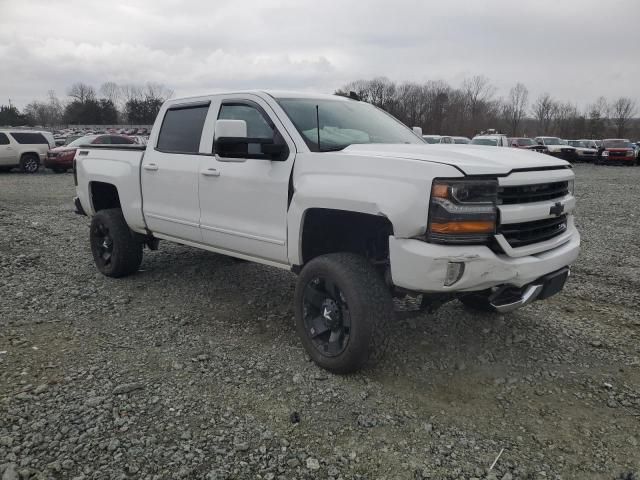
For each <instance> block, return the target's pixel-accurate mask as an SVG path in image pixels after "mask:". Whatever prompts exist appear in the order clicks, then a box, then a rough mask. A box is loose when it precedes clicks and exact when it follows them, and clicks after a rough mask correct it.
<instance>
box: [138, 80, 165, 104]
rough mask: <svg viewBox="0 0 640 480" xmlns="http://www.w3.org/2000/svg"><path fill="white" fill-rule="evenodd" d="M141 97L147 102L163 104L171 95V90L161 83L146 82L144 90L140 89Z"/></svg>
mask: <svg viewBox="0 0 640 480" xmlns="http://www.w3.org/2000/svg"><path fill="white" fill-rule="evenodd" d="M141 92H142V95H144V97H145V98H146V99H147V100H160V101H162V102H164V101H165V100H167V99H168V98H171V96H172V95H173V90H171V89H169V88H167V87H166V86H165V85H163V84H161V83H153V82H147V84H146V85H145V87H144V89H141Z"/></svg>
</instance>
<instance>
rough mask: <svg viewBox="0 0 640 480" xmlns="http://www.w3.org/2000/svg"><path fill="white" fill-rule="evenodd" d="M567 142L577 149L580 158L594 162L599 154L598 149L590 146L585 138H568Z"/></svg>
mask: <svg viewBox="0 0 640 480" xmlns="http://www.w3.org/2000/svg"><path fill="white" fill-rule="evenodd" d="M567 143H568V144H569V145H570V146H572V147H574V148H575V149H576V154H577V155H578V160H582V161H584V162H593V161H594V160H595V158H596V157H597V156H598V149H597V148H593V147H590V146H589V143H587V142H586V141H584V140H568V141H567Z"/></svg>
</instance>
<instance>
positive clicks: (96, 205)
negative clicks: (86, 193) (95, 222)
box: [90, 182, 120, 212]
mask: <svg viewBox="0 0 640 480" xmlns="http://www.w3.org/2000/svg"><path fill="white" fill-rule="evenodd" d="M90 193H91V203H92V205H93V210H94V211H96V212H98V211H100V210H104V209H105V208H120V196H119V195H118V189H117V188H116V187H115V185H112V184H110V183H104V182H91V186H90Z"/></svg>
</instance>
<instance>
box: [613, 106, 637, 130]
mask: <svg viewBox="0 0 640 480" xmlns="http://www.w3.org/2000/svg"><path fill="white" fill-rule="evenodd" d="M611 110H612V116H613V123H614V124H615V126H616V135H617V136H618V138H623V137H624V136H625V133H626V130H627V127H628V125H629V120H631V119H632V118H633V116H634V115H635V114H636V102H635V101H634V100H631V99H630V98H628V97H620V98H618V99H617V100H616V101H615V102H614V103H613V105H612V106H611Z"/></svg>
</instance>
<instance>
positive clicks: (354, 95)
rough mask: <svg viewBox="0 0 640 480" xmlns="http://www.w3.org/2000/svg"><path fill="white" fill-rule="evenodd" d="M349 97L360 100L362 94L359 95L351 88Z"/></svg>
mask: <svg viewBox="0 0 640 480" xmlns="http://www.w3.org/2000/svg"><path fill="white" fill-rule="evenodd" d="M349 98H350V99H352V100H357V101H360V95H358V94H357V93H356V92H354V91H353V90H351V91H350V92H349Z"/></svg>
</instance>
